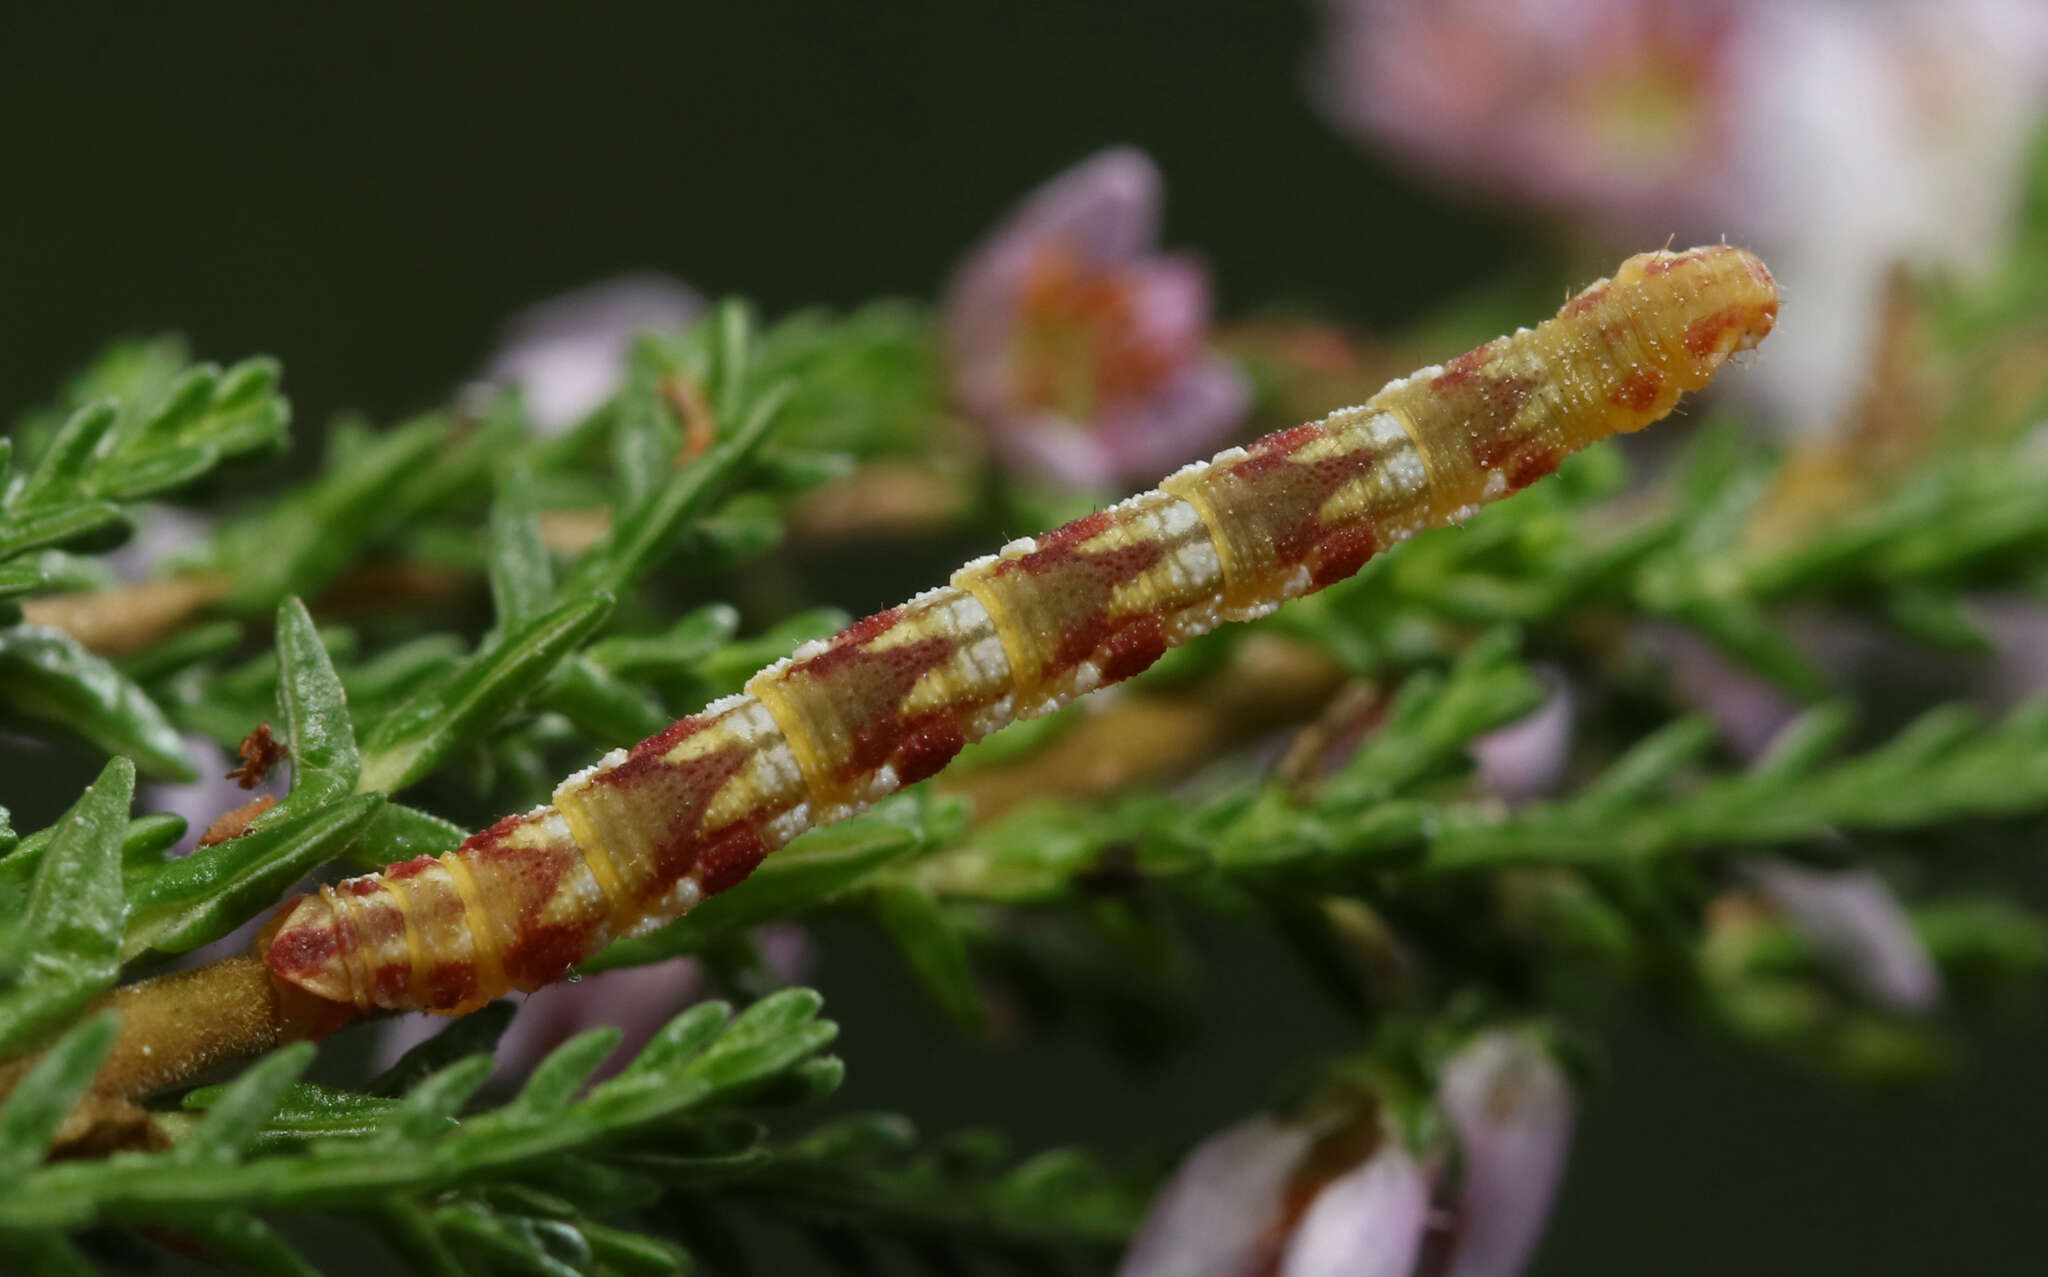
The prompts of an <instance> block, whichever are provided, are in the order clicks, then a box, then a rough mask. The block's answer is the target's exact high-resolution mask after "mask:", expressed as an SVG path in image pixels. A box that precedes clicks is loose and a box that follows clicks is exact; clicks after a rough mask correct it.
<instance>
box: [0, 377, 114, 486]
mask: <svg viewBox="0 0 2048 1277" xmlns="http://www.w3.org/2000/svg"><path fill="white" fill-rule="evenodd" d="M120 419H121V410H120V405H119V404H118V403H116V402H115V401H114V400H111V399H101V400H97V401H95V402H93V403H89V404H86V405H85V406H84V407H82V408H80V409H79V410H78V411H76V412H74V413H72V414H71V417H70V419H69V420H67V421H66V422H65V423H64V424H63V426H61V427H60V428H59V429H58V431H57V436H56V438H54V439H52V440H51V441H50V446H49V447H48V448H46V449H44V450H43V455H42V458H41V459H40V460H39V461H37V462H36V468H35V469H34V470H32V471H31V472H30V473H29V476H28V478H27V479H26V480H25V481H24V482H23V483H22V485H21V488H20V489H19V490H18V491H16V492H15V493H14V495H13V498H12V499H11V500H10V501H9V502H8V503H7V504H8V508H9V509H10V510H33V509H35V508H36V507H38V506H48V505H52V504H55V503H57V502H60V501H64V500H68V499H70V498H71V497H72V496H74V495H91V494H88V493H84V492H83V491H82V489H83V484H82V480H83V478H84V475H85V472H86V470H87V468H88V467H90V466H91V465H92V463H93V461H94V459H95V457H96V455H97V454H98V453H99V452H100V449H101V447H102V446H103V445H105V444H108V443H110V442H112V433H113V429H114V426H115V423H117V422H118V421H119V420H120Z"/></svg>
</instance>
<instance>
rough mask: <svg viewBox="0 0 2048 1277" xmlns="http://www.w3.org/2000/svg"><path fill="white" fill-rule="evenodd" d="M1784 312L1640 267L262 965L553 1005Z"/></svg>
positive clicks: (1658, 404)
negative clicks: (588, 962) (758, 868)
mask: <svg viewBox="0 0 2048 1277" xmlns="http://www.w3.org/2000/svg"><path fill="white" fill-rule="evenodd" d="M1777 311H1778V291H1777V285H1776V283H1775V281H1773V280H1772V278H1771V274H1770V272H1769V270H1767V269H1766V268H1765V266H1764V264H1763V263H1762V262H1761V261H1760V260H1758V259H1757V258H1756V257H1754V256H1752V255H1751V254H1749V253H1747V252H1745V251H1743V250H1741V249H1738V248H1731V247H1728V246H1725V245H1721V246H1712V247H1706V248H1695V249H1691V250H1689V251H1686V252H1676V253H1674V252H1669V251H1664V252H1654V253H1644V254H1640V255H1638V256H1636V257H1632V258H1630V259H1628V260H1627V261H1626V262H1624V263H1622V265H1621V268H1620V269H1619V270H1617V271H1616V272H1615V274H1614V276H1613V278H1611V279H1607V280H1602V281H1600V282H1599V283H1596V284H1594V285H1592V286H1591V287H1589V288H1587V289H1585V290H1584V291H1582V292H1580V293H1578V294H1577V295H1576V296H1574V297H1573V298H1571V299H1570V300H1569V301H1567V302H1566V303H1565V305H1564V307H1563V309H1561V310H1560V311H1559V312H1558V313H1557V315H1556V316H1555V317H1553V318H1551V319H1549V320H1546V321H1545V322H1544V323H1542V324H1540V325H1538V326H1537V327H1536V328H1534V329H1522V330H1520V331H1518V332H1516V333H1514V334H1512V335H1510V336H1506V337H1501V338H1497V339H1495V340H1493V341H1490V342H1487V343H1486V344H1484V345H1482V346H1479V347H1478V348H1476V349H1474V350H1471V351H1468V352H1466V353H1465V354H1463V355H1460V356H1458V357H1457V358H1455V359H1452V360H1449V361H1447V362H1446V363H1444V364H1442V365H1441V366H1435V367H1430V368H1425V369H1422V370H1421V371H1419V372H1417V373H1414V374H1413V375H1411V376H1409V377H1406V378H1403V379H1401V380H1399V381H1395V382H1393V383H1391V384H1389V385H1388V386H1386V387H1385V388H1384V389H1382V390H1381V391H1380V392H1379V393H1378V394H1376V395H1374V396H1373V397H1372V398H1371V399H1370V400H1368V401H1367V402H1366V403H1364V404H1362V405H1359V406H1358V407H1354V408H1345V409H1341V410H1339V411H1337V412H1333V413H1331V414H1330V415H1329V416H1327V417H1324V418H1323V419H1322V420H1320V421H1314V422H1309V423H1307V424H1305V425H1300V426H1295V427H1293V428H1291V429H1287V430H1281V431H1278V432H1276V433H1274V434H1270V435H1267V436H1265V437H1264V438H1262V439H1258V440H1256V441H1254V442H1252V443H1249V444H1246V445H1244V446H1243V447H1238V448H1231V449H1228V450H1226V451H1224V452H1222V453H1220V454H1218V455H1217V456H1216V457H1214V458H1212V459H1211V460H1209V461H1206V462H1198V463H1196V464H1193V465H1190V466H1188V467H1186V468H1184V469H1182V470H1180V471H1178V472H1177V473H1175V474H1173V475H1170V476H1168V477H1167V478H1166V479H1165V480H1163V481H1162V482H1161V483H1160V485H1159V487H1158V488H1156V489H1152V490H1149V491H1146V492H1141V493H1139V494H1138V495H1136V496H1134V497H1131V498H1129V499H1128V500H1125V501H1123V502H1121V503H1119V504H1117V505H1115V506H1112V507H1110V508H1108V509H1105V510H1099V511H1097V512H1095V513H1094V514H1090V515H1088V516H1086V517H1084V518H1081V519H1078V520H1075V521H1074V522H1072V523H1069V524H1067V525H1066V526H1064V527H1060V528H1056V529H1054V530H1052V531H1050V532H1047V533H1044V534H1042V535H1040V536H1038V537H1035V538H1032V537H1027V538H1024V539H1022V540H1018V541H1014V542H1012V543H1011V544H1009V545H1006V546H1004V547H1003V548H1002V550H1001V551H1000V552H998V553H997V554H994V555H990V556H988V557H985V558H981V559H977V560H975V561H974V562H972V563H969V564H967V565H966V566H964V567H962V568H961V569H960V570H959V571H957V572H955V573H954V574H953V577H952V580H951V582H950V583H949V584H947V585H944V586H941V587H939V588H938V589H934V590H930V591H928V592H926V593H924V594H921V595H919V596H918V597H917V598H914V599H912V600H910V601H909V602H908V603H905V604H902V605H901V606H898V607H893V608H889V609H887V610H886V611H882V612H878V613H876V614H875V615H873V616H870V617H867V618H866V619H864V620H861V621H858V622H855V623H854V624H853V625H851V626H849V627H848V628H847V629H846V630H845V631H843V632H842V633H840V634H838V635H837V636H835V637H833V638H831V639H829V640H824V641H820V642H813V643H809V644H806V645H804V646H803V647H801V648H799V649H798V650H797V651H796V652H794V653H793V654H791V655H790V656H789V657H788V658H787V659H785V660H783V661H780V662H778V663H776V664H774V665H771V666H769V667H768V668H767V669H764V670H762V671H760V672H759V673H757V674H756V675H754V677H753V678H751V679H750V680H748V682H747V684H746V689H745V691H743V692H742V693H740V694H738V695H736V696H730V697H727V698H726V699H724V700H721V701H718V702H716V703H715V704H712V705H710V706H708V707H706V708H705V709H704V710H702V711H701V712H699V713H697V714H694V715H692V716H690V717H688V718H685V719H683V720H681V721H680V722H677V723H675V724H674V725H672V726H671V727H669V728H668V729H667V730H665V731H663V732H661V733H659V734H657V735H655V736H652V737H650V738H648V739H647V740H644V741H642V742H640V743H639V744H638V745H635V746H633V747H632V748H631V749H629V750H614V751H613V752H612V753H610V754H608V755H607V756H605V757H604V758H603V759H601V760H599V761H598V763H597V764H596V765H594V766H592V767H590V768H587V769H585V770H584V771H581V772H579V773H577V774H576V775H574V776H571V777H570V778H568V779H567V780H565V781H564V782H562V784H561V785H560V786H559V787H558V788H557V789H556V790H555V793H554V801H553V803H552V804H551V805H549V806H545V807H541V808H537V809H536V810H534V811H530V812H527V813H525V814H524V815H519V816H511V817H507V818H506V819H504V820H501V821H499V822H498V823H497V824H495V825H492V826H491V827H490V828H488V829H485V830H483V831H482V832H481V833H478V834H476V835H474V836H473V837H471V838H469V839H467V840H466V841H464V842H463V843H462V844H461V845H460V846H459V847H457V848H455V849H454V850H453V851H450V852H448V853H447V854H445V855H443V856H440V857H426V856H422V857H419V858H417V859H414V860H410V861H406V862H403V863H401V864H396V865H392V866H391V867H389V868H387V869H386V870H384V871H383V872H382V873H378V874H371V875H366V876H364V877H360V878H352V879H349V880H347V881H344V882H341V883H338V884H336V885H334V886H331V887H323V888H321V889H320V891H318V892H317V893H314V894H311V895H306V896H301V897H298V898H297V899H296V900H294V901H291V902H288V903H287V904H286V905H285V907H284V908H283V909H282V910H280V913H279V918H278V921H277V922H275V923H274V924H273V927H272V929H271V930H270V931H269V933H268V935H267V939H266V940H265V941H262V942H259V945H260V947H261V948H262V949H263V952H264V954H265V957H266V959H267V961H268V963H269V965H270V969H271V971H272V972H273V973H274V974H275V975H276V976H277V977H278V978H280V979H282V980H284V981H287V982H289V983H291V984H293V985H296V986H298V987H299V988H302V989H304V990H306V991H308V992H310V993H313V994H315V995H317V996H319V997H321V998H325V999H329V1000H331V1001H334V1002H338V1003H346V1004H350V1005H352V1006H353V1007H355V1008H356V1009H358V1010H360V1011H369V1010H373V1009H384V1010H393V1011H397V1010H428V1011H438V1012H442V1013H445V1014H461V1013H463V1012H466V1011H470V1010H474V1009H475V1008H476V1007H478V1006H481V1005H482V1004H484V1003H485V1002H487V1001H489V1000H490V999H492V998H494V997H497V996H498V995H500V994H502V993H504V992H506V991H508V990H510V989H528V990H530V989H534V988H538V987H540V986H541V985H543V984H547V983H549V982H551V981H554V980H557V979H559V978H561V976H562V975H563V974H564V973H565V972H566V971H567V970H569V968H570V967H572V966H573V965H574V964H576V963H577V962H580V961H582V960H584V959H585V958H588V957H590V956H592V955H593V954H595V953H596V952H598V950H600V949H602V948H603V947H604V946H605V945H607V944H609V943H611V942H612V941H613V940H615V939H618V938H621V937H624V936H632V935H639V934H644V933H646V932H648V931H650V930H652V929H654V928H656V927H659V926H661V925H663V924H664V923H666V922H668V921H670V920H672V919H674V918H676V917H678V916H680V915H681V914H683V913H685V912H687V911H688V910H689V909H691V908H692V907H694V906H695V905H696V904H697V903H698V902H699V901H700V900H702V899H703V898H704V897H706V896H711V895H716V894H717V893H719V892H721V891H724V890H725V889H727V888H728V887H731V886H732V885H733V884H735V883H737V882H739V881H740V880H741V879H743V878H745V877H746V876H747V874H748V873H750V872H751V871H752V870H753V868H754V866H755V865H757V864H758V863H760V861H761V859H762V857H764V856H766V855H768V854H769V853H770V852H772V851H774V850H775V849H777V848H779V847H781V846H783V845H784V844H785V843H787V842H789V841H790V840H791V839H792V838H795V837H796V836H797V835H798V834H801V833H803V832H804V831H805V830H807V829H810V828H813V827H815V826H818V825H821V824H826V823H829V822H832V821H835V820H840V819H843V818H844V817H846V816H848V815H851V814H853V813H854V812H857V811H859V810H861V809H862V808H863V807H865V806H866V805H868V804H870V803H872V802H874V801H875V800H877V799H879V798H881V797H883V796H885V795H887V794H889V793H892V792H894V791H895V790H897V789H899V788H901V787H903V786H905V785H909V784H913V783H915V782H917V781H920V780H923V779H925V778H926V777H928V776H931V775H932V774H934V773H936V772H937V771H939V770H940V769H941V768H943V767H944V766H945V765H946V764H947V763H948V762H949V761H950V760H951V759H952V758H953V756H954V755H955V754H957V753H958V752H959V751H960V749H961V748H962V747H963V746H965V745H966V744H967V743H968V742H970V741H974V740H978V739H980V738H981V737H983V736H986V735H988V734H989V733H990V732H993V731H996V730H998V729H1000V728H1002V727H1003V726H1005V725H1007V724H1009V723H1011V722H1014V721H1016V720H1018V719H1021V718H1029V717H1033V716H1035V715H1039V714H1044V713H1047V712H1049V711H1051V710H1054V709H1057V708H1058V707H1060V706H1062V705H1064V704H1066V703H1067V702H1069V701H1071V700H1073V699H1074V698H1075V697H1078V696H1083V695H1086V694H1087V693H1088V692H1091V691H1093V690H1095V689H1096V688H1099V687H1103V686H1107V685H1108V684H1111V683H1115V682H1119V681H1121V680H1123V679H1126V678H1129V677H1131V676H1132V675H1134V674H1138V673H1140V672H1142V671H1143V670H1145V669H1146V668H1147V667H1149V666H1150V665H1151V664H1152V663H1153V662H1154V661H1156V660H1157V659H1159V657H1160V656H1161V655H1162V654H1163V653H1164V652H1165V651H1166V649H1167V648H1169V647H1172V646H1174V645H1175V644H1178V643H1182V642H1185V641H1186V640H1188V639H1190V638H1192V637H1194V636H1196V635H1198V634H1202V633H1204V632H1206V631H1208V630H1210V629H1212V628H1214V627H1215V626H1216V625H1217V624H1219V623H1221V622H1223V621H1238V620H1246V619H1250V618H1253V617H1258V616H1262V615H1264V614H1266V613H1268V612H1270V611H1272V610H1273V609H1274V608H1276V607H1278V606H1280V605H1281V604H1282V603H1284V602H1286V601H1287V600H1288V599H1291V598H1295V597H1298V596H1300V595H1303V594H1308V593H1311V592H1313V591H1315V590H1319V589H1321V588H1323V587H1324V586H1327V585H1330V584H1333V583H1334V582H1337V581H1340V580H1342V579H1344V578H1346V577H1348V576H1350V575H1352V574H1353V573H1355V572H1357V571H1358V569H1359V568H1360V567H1361V566H1363V565H1364V563H1365V562H1366V560H1368V559H1369V558H1371V557H1372V556H1373V555H1375V554H1377V553H1380V552H1381V551H1383V550H1386V549H1387V548H1388V547H1390V546H1393V545H1395V544H1397V543H1398V542H1400V541H1403V540H1406V539H1407V538H1408V537H1410V536H1413V535H1414V534H1415V533H1416V532H1419V531H1421V530H1422V529H1424V528H1428V527H1434V526H1440V525H1443V524H1448V523H1454V522H1457V521H1459V520H1462V519H1464V518H1466V517H1468V516H1469V515H1470V514H1471V513H1472V512H1473V511H1475V510H1476V509H1477V508H1478V507H1479V506H1480V505H1481V504H1482V503H1484V502H1488V501H1493V500H1497V499H1499V498H1501V497H1505V496H1508V495H1509V494H1511V493H1514V492H1516V491H1518V490H1520V489H1521V488H1523V487H1526V486H1527V485H1529V484H1530V483H1533V482H1535V481H1536V480H1537V479H1540V478H1542V477H1543V476H1545V475H1547V474H1549V473H1550V472H1551V471H1553V470H1555V469H1556V468H1557V466H1558V464H1559V463H1560V462H1561V461H1562V460H1563V459H1564V458H1565V457H1567V456H1569V455H1570V454H1571V453H1573V452H1576V451H1577V450H1579V449H1581V448H1584V447H1586V446H1587V445H1589V444H1592V443H1595V442H1597V441H1599V440H1601V439H1604V438H1606V437H1607V436H1608V435H1611V434H1615V433H1619V432H1627V431H1633V430H1639V429H1641V428H1643V427H1644V426H1647V425H1649V424H1651V423H1652V422H1654V421H1656V420H1658V419H1659V418H1661V417H1663V416H1664V415H1666V414H1667V413H1669V412H1670V411H1671V410H1672V408H1673V407H1674V406H1676V404H1677V402H1678V398H1679V396H1680V395H1681V394H1683V393H1684V392H1686V391H1689V390H1697V389H1699V388H1701V387H1702V386H1704V385H1706V384H1707V382H1708V381H1709V380H1710V379H1711V378H1712V377H1713V375H1714V373H1715V372H1716V371H1717V370H1718V369H1719V368H1720V367H1721V366H1722V365H1723V364H1724V363H1725V362H1726V361H1727V360H1728V357H1729V356H1730V355H1731V354H1732V353H1733V352H1735V351H1737V350H1744V349H1748V348H1750V347H1753V346H1755V345H1756V344H1757V342H1759V341H1760V340H1762V339H1763V338H1764V337H1765V336H1766V335H1767V334H1768V333H1769V332H1770V330H1771V327H1772V324H1773V323H1774V322H1775V320H1776V317H1777Z"/></svg>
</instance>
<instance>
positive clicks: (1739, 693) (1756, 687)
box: [1635, 622, 1799, 758]
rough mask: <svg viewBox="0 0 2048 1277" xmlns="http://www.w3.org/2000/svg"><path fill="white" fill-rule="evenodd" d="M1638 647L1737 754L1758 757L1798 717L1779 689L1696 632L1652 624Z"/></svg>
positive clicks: (1639, 632) (1641, 632)
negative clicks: (1654, 662)
mask: <svg viewBox="0 0 2048 1277" xmlns="http://www.w3.org/2000/svg"><path fill="white" fill-rule="evenodd" d="M1635 642H1636V643H1637V645H1638V646H1639V647H1640V648H1641V649H1642V650H1643V651H1644V652H1645V653H1646V654H1647V655H1648V656H1649V657H1650V658H1651V659H1653V660H1655V661H1657V662H1658V663H1659V664H1661V665H1663V666H1664V667H1665V668H1666V669H1667V670H1668V671H1669V672H1670V677H1671V686H1672V691H1673V692H1675V693H1676V694H1677V696H1678V699H1680V700H1681V701H1684V702H1685V703H1686V704H1688V705H1691V706H1692V707H1693V708H1694V709H1697V710H1699V711H1700V712H1702V713H1704V714H1706V715H1707V716H1708V717H1710V718H1712V719H1713V720H1714V725H1715V726H1716V727H1718V728H1719V729H1720V733H1721V739H1722V740H1723V741H1725V742H1726V743H1727V745H1728V747H1729V748H1730V749H1731V750H1733V751H1734V752H1735V753H1736V754H1737V755H1739V756H1741V757H1743V758H1755V757H1757V756H1758V755H1759V754H1761V753H1763V752H1764V749H1765V747H1766V746H1768V745H1769V744H1770V743H1771V741H1772V739H1773V738H1774V737H1776V736H1777V734H1778V732H1779V730H1780V729H1782V728H1783V727H1784V726H1785V725H1786V724H1787V723H1789V722H1791V721H1792V720H1793V719H1794V718H1796V717H1797V716H1798V714H1799V704H1798V702H1797V701H1795V700H1793V699H1792V697H1790V696H1789V695H1787V694H1786V693H1785V692H1783V691H1781V690H1780V689H1779V688H1778V687H1777V685H1776V684H1773V683H1771V682H1770V681H1768V680H1766V679H1765V678H1763V677H1762V676H1761V675H1757V674H1753V673H1751V672H1750V671H1749V670H1747V669H1744V668H1743V667H1742V666H1740V665H1738V664H1736V663H1735V661H1734V660H1733V659H1732V658H1731V657H1729V656H1728V655H1727V654H1726V653H1724V652H1723V651H1721V649H1720V648H1718V647H1715V646H1714V645H1713V644H1712V643H1710V642H1708V641H1707V640H1706V639H1704V638H1701V637H1700V636H1699V635H1698V634H1696V633H1694V632H1693V631H1692V630H1689V629H1686V628H1684V627H1682V626H1678V625H1667V624H1663V623H1661V622H1651V623H1649V624H1645V625H1642V626H1638V627H1637V629H1636V632H1635Z"/></svg>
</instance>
